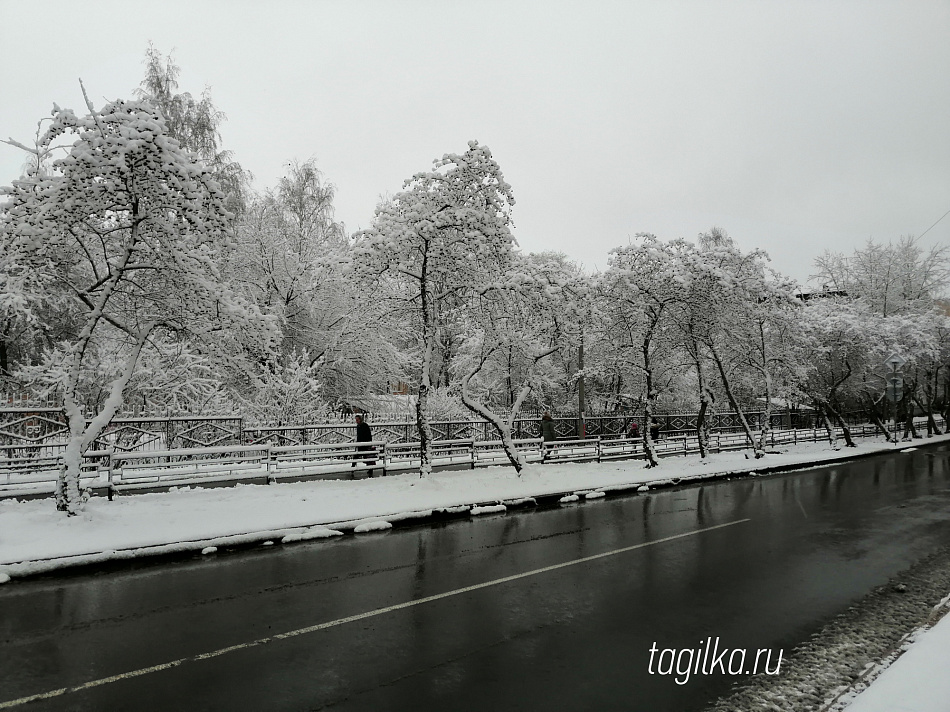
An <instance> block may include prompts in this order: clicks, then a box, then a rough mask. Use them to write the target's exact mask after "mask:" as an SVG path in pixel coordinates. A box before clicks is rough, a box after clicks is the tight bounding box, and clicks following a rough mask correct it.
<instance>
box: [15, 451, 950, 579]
mask: <svg viewBox="0 0 950 712" xmlns="http://www.w3.org/2000/svg"><path fill="white" fill-rule="evenodd" d="M944 440H950V436H938V437H935V438H931V439H928V440H925V441H916V443H915V444H918V445H919V444H922V443H934V442H939V441H944ZM908 445H909V444H908ZM905 448H906V446H905V447H904V448H900V447H895V446H893V445H890V446H889V445H887V444H886V443H883V442H881V441H880V440H877V439H875V440H873V441H871V440H866V441H859V446H858V448H841V449H840V450H838V451H833V450H831V449H830V448H829V446H828V444H827V443H808V444H800V445H797V446H790V447H789V448H783V449H784V450H785V451H784V452H782V453H781V454H772V455H768V456H766V457H765V458H764V459H760V460H753V459H747V458H746V457H745V454H744V451H739V452H726V453H718V454H714V455H711V456H710V457H709V458H707V459H706V460H705V461H703V460H701V459H700V458H699V457H698V456H688V457H670V458H666V459H663V460H661V464H660V466H659V467H657V468H654V469H646V468H645V467H644V463H643V461H642V460H624V461H613V462H607V463H595V462H592V463H563V464H546V465H529V466H528V467H527V468H526V469H525V471H524V472H523V474H522V476H521V477H518V476H517V475H516V474H515V471H514V469H513V468H511V467H501V466H496V467H486V468H479V469H476V470H459V471H443V472H437V473H434V474H432V475H431V476H430V477H428V478H426V479H420V478H419V476H418V475H417V474H405V475H397V476H388V477H380V478H375V479H362V480H355V481H354V480H323V481H311V482H297V483H286V484H274V485H238V486H235V487H228V488H214V489H201V488H184V489H179V490H177V491H173V492H167V493H157V494H141V495H131V496H125V497H119V498H117V499H116V500H115V501H113V502H109V501H108V500H106V499H105V498H99V497H94V498H92V499H91V500H90V501H89V502H88V503H87V504H86V505H85V508H84V510H83V512H82V513H81V514H80V515H79V516H76V517H66V516H64V515H63V514H62V513H61V512H57V511H56V510H55V508H54V506H53V502H52V500H51V499H40V500H27V501H18V500H15V499H9V500H0V581H2V580H4V578H5V577H6V576H25V575H29V574H32V573H38V572H42V571H49V570H53V569H57V568H61V567H64V566H73V565H77V564H82V563H92V562H101V561H107V560H112V559H127V558H135V557H138V556H147V555H152V554H164V553H170V552H174V551H192V550H194V551H201V550H203V549H206V548H207V547H210V546H222V545H224V546H227V545H229V544H230V545H235V544H246V543H252V542H260V541H264V540H281V539H283V538H284V537H287V540H288V541H290V540H294V539H308V538H317V537H319V536H331V535H332V534H329V533H328V531H329V530H336V531H338V530H341V529H342V530H354V529H356V528H357V527H360V525H362V524H365V523H366V522H376V521H389V522H393V521H398V520H400V519H406V518H411V517H424V516H428V515H429V514H431V512H432V511H433V510H452V509H455V511H459V510H458V508H462V510H461V511H467V510H468V509H469V508H470V507H472V506H473V505H477V504H481V505H488V504H492V505H495V504H500V503H505V502H508V503H511V502H513V501H518V500H524V499H526V498H532V497H540V496H546V495H564V494H571V493H578V494H582V493H586V492H592V491H607V492H609V491H611V490H618V489H626V488H632V489H636V488H640V489H642V486H643V485H645V484H651V485H653V484H670V483H676V482H687V481H689V480H690V479H693V478H702V477H709V476H711V475H714V474H728V473H737V474H738V473H743V474H747V473H750V472H751V471H753V470H754V471H757V472H760V473H761V472H762V471H763V470H765V469H767V468H773V467H782V466H786V467H787V466H790V465H792V466H794V465H799V464H800V465H801V466H803V467H804V466H807V465H808V464H810V463H813V462H819V461H828V460H834V459H846V458H851V457H854V456H856V455H861V454H871V453H874V452H886V451H894V450H897V449H905ZM360 529H361V531H362V530H365V529H367V527H360ZM370 529H372V527H370Z"/></svg>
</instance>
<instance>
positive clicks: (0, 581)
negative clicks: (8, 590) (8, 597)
mask: <svg viewBox="0 0 950 712" xmlns="http://www.w3.org/2000/svg"><path fill="white" fill-rule="evenodd" d="M9 580H10V574H0V584H3V583H6V582H7V581H9Z"/></svg>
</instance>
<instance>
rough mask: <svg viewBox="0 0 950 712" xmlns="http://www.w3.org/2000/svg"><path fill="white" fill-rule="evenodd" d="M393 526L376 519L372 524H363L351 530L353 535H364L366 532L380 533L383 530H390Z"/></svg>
mask: <svg viewBox="0 0 950 712" xmlns="http://www.w3.org/2000/svg"><path fill="white" fill-rule="evenodd" d="M392 528H393V525H392V524H390V523H389V522H387V521H385V520H382V519H377V520H375V521H372V522H363V523H362V524H359V525H357V526H355V527H354V528H353V533H354V534H365V533H366V532H381V531H384V530H385V529H392Z"/></svg>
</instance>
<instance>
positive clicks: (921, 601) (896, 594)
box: [709, 548, 950, 712]
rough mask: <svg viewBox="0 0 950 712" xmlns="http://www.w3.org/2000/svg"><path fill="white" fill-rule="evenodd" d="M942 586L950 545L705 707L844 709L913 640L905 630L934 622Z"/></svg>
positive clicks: (792, 711)
mask: <svg viewBox="0 0 950 712" xmlns="http://www.w3.org/2000/svg"><path fill="white" fill-rule="evenodd" d="M898 581H899V582H900V583H902V584H904V586H905V588H904V590H903V591H900V590H899V588H898V585H897V582H898ZM947 591H950V548H945V549H942V550H940V551H938V552H937V553H935V554H932V555H930V556H928V557H926V558H925V559H922V560H921V561H919V562H918V563H916V564H915V565H914V566H912V567H911V568H910V569H908V570H907V571H904V572H902V573H900V574H898V575H897V576H895V577H894V579H893V580H892V581H891V582H889V583H888V584H886V585H884V586H880V587H878V588H877V589H875V590H874V591H872V592H871V593H869V594H868V595H867V596H865V597H864V598H863V599H861V600H860V601H859V602H858V603H856V604H855V605H853V606H852V607H851V608H849V609H848V610H847V611H845V612H844V613H842V614H841V615H839V616H838V617H837V618H835V619H834V620H832V621H831V622H830V623H829V624H828V625H826V626H825V627H824V628H823V629H822V630H821V631H819V632H818V633H817V634H816V635H815V636H813V637H812V638H811V639H810V640H809V641H808V642H807V643H805V644H804V645H802V646H800V647H798V648H796V649H795V650H793V651H791V652H790V653H787V654H786V659H785V660H784V661H783V663H782V671H781V675H778V676H771V675H755V676H752V677H749V678H747V680H746V681H745V682H744V683H743V684H742V686H741V687H739V688H738V689H737V690H736V691H735V692H734V693H733V694H731V695H729V696H727V697H723V698H720V699H719V700H717V701H716V703H715V704H714V705H712V706H711V707H709V710H710V712H752V711H753V710H763V709H767V710H783V712H806V711H809V710H816V709H820V710H823V711H826V712H840V711H841V710H844V709H845V707H846V706H847V703H848V701H849V700H851V699H853V697H854V696H855V695H856V694H857V693H858V692H860V691H861V690H863V689H865V688H866V687H867V685H868V684H869V683H870V681H871V680H872V679H874V677H876V676H877V675H878V674H880V672H881V671H882V670H883V669H884V667H885V666H886V665H887V664H888V663H889V662H890V661H893V660H894V659H895V658H896V657H897V656H898V655H899V653H900V652H901V648H902V647H904V646H906V645H907V644H908V643H909V642H910V640H911V637H912V634H911V635H908V633H909V632H912V631H915V630H917V629H919V628H920V627H921V626H922V625H925V624H927V623H928V621H932V616H933V613H934V606H935V605H937V604H938V602H939V601H941V600H943V599H944V597H945V594H946V592H947ZM882 661H883V665H882ZM908 709H912V708H908Z"/></svg>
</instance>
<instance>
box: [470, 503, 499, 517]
mask: <svg viewBox="0 0 950 712" xmlns="http://www.w3.org/2000/svg"><path fill="white" fill-rule="evenodd" d="M507 511H508V507H506V506H505V505H503V504H489V505H487V506H485V507H472V509H471V511H470V514H471V515H472V516H473V517H477V516H478V515H479V514H496V513H498V512H507Z"/></svg>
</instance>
